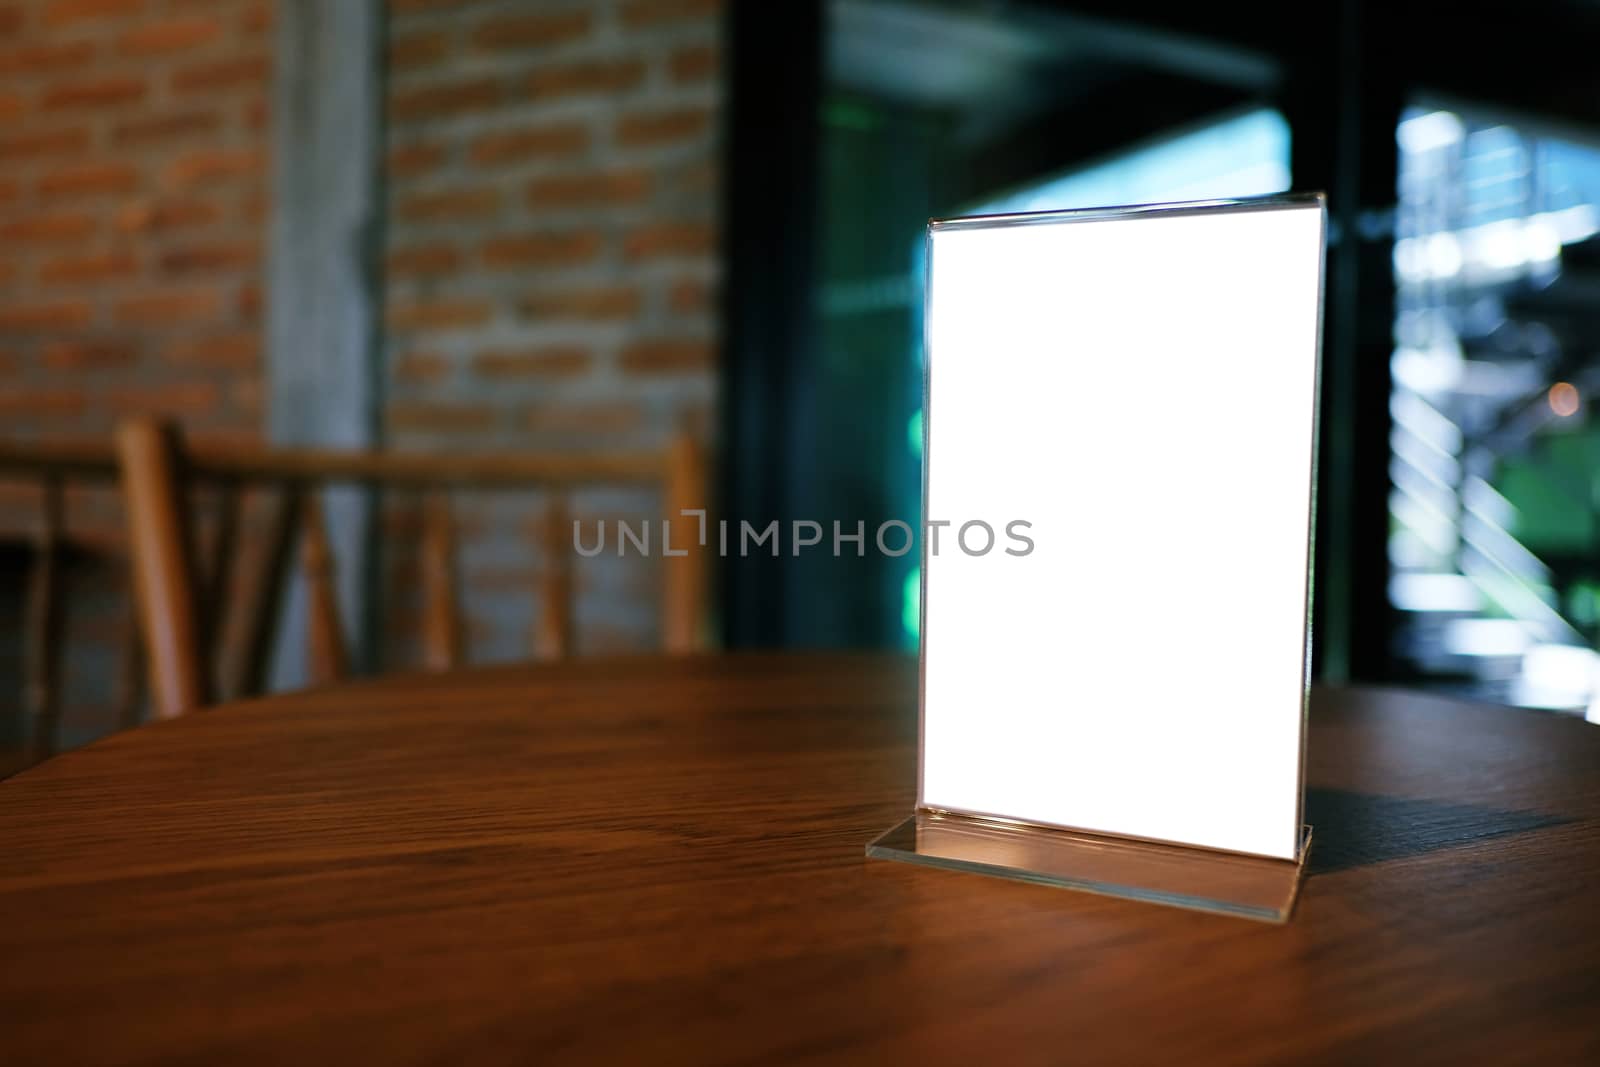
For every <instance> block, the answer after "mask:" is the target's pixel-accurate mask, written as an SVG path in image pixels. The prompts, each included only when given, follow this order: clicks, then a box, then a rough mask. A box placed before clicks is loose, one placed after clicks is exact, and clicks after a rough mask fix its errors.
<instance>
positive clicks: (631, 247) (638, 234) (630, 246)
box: [623, 222, 717, 259]
mask: <svg viewBox="0 0 1600 1067" xmlns="http://www.w3.org/2000/svg"><path fill="white" fill-rule="evenodd" d="M716 242H717V235H716V231H715V230H714V229H713V228H712V227H710V226H708V225H703V224H700V223H679V222H663V223H659V224H657V225H655V226H647V227H645V228H644V229H641V230H635V231H634V232H633V233H630V234H629V235H628V237H627V240H626V241H625V242H624V244H623V250H624V251H625V252H626V253H627V255H628V258H630V259H658V258H662V257H668V256H710V255H712V254H713V253H715V252H716Z"/></svg>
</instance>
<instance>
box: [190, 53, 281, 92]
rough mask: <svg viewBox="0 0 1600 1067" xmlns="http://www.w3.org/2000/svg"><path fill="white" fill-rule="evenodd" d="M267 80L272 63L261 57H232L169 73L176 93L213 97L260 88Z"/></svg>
mask: <svg viewBox="0 0 1600 1067" xmlns="http://www.w3.org/2000/svg"><path fill="white" fill-rule="evenodd" d="M271 79H272V62H271V60H269V59H268V58H267V57H266V56H265V55H251V56H234V57H232V58H229V59H219V60H214V61H211V62H208V63H197V64H194V65H193V66H189V67H185V68H183V69H182V70H177V71H173V73H172V87H173V88H174V89H176V90H178V91H180V92H203V93H213V92H218V91H225V90H229V89H240V88H264V87H265V86H267V85H269V84H270V82H271Z"/></svg>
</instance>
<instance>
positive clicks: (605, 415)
mask: <svg viewBox="0 0 1600 1067" xmlns="http://www.w3.org/2000/svg"><path fill="white" fill-rule="evenodd" d="M644 422H645V413H644V409H643V408H642V407H641V406H640V405H638V404H619V403H610V404H551V405H549V406H544V407H529V408H524V409H523V412H522V425H523V427H524V428H525V429H528V430H531V431H533V432H534V433H548V434H558V435H561V436H563V437H571V436H573V435H575V434H584V433H592V434H617V433H625V432H627V431H629V430H637V429H639V428H640V427H642V426H643V425H644Z"/></svg>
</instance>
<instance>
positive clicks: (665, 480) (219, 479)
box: [0, 418, 708, 758]
mask: <svg viewBox="0 0 1600 1067" xmlns="http://www.w3.org/2000/svg"><path fill="white" fill-rule="evenodd" d="M0 477H11V478H19V477H20V478H23V479H26V480H28V481H37V482H38V484H39V485H40V486H41V487H42V488H43V491H44V497H43V504H42V507H41V512H40V515H41V518H40V523H39V526H38V533H37V536H36V539H35V540H36V555H35V564H34V570H33V573H32V575H31V576H30V584H29V587H28V590H29V591H28V604H27V609H26V610H27V619H28V640H29V649H30V652H29V656H28V658H27V660H26V663H27V679H26V694H27V695H26V704H27V707H28V711H29V715H30V718H31V721H32V722H33V723H34V726H35V730H34V732H35V737H36V740H35V753H34V755H35V758H42V757H43V756H46V755H49V754H50V753H51V752H53V751H54V748H55V734H56V731H57V725H56V724H57V720H58V719H59V710H60V709H59V684H58V678H59V673H60V669H59V665H60V658H61V648H60V639H59V634H60V631H61V618H62V614H63V610H64V604H62V603H61V597H60V585H61V578H60V561H59V558H58V557H59V552H58V551H57V547H56V546H57V545H58V544H59V543H60V539H61V536H62V522H63V519H62V506H61V498H62V486H63V484H64V483H66V482H69V481H70V482H78V483H84V482H97V481H99V482H106V481H118V480H120V482H121V484H122V488H123V493H124V498H125V507H126V510H127V513H128V522H129V535H130V551H131V555H132V565H133V566H132V569H133V572H134V582H133V584H134V590H135V600H136V605H135V610H134V611H133V612H132V613H131V614H130V620H129V624H128V636H127V639H126V641H125V642H124V648H123V658H122V663H121V666H120V667H119V673H118V679H117V692H118V694H119V696H118V700H119V702H120V704H121V719H122V721H123V723H124V724H128V723H132V722H134V721H137V718H138V717H139V707H140V703H141V697H142V695H143V690H144V689H145V687H146V685H147V684H148V687H149V690H150V695H151V697H152V709H153V712H154V714H156V715H158V716H162V717H166V716H170V715H176V714H180V713H182V712H184V711H188V710H191V709H193V708H197V707H201V706H204V705H206V704H209V703H212V702H213V701H214V700H216V699H224V700H231V699H238V698H240V697H243V696H249V695H253V694H256V693H259V692H261V691H262V688H263V684H264V681H265V675H266V670H267V666H268V663H269V661H270V657H271V650H272V642H273V637H274V634H275V629H276V620H277V618H278V612H279V609H280V606H281V602H282V598H283V591H284V586H285V584H286V579H287V576H288V572H289V569H290V567H291V566H292V565H293V564H294V562H295V557H296V555H297V552H296V546H297V545H298V561H299V569H300V571H301V574H302V576H303V578H304V580H305V582H306V590H307V594H308V595H307V598H306V599H307V603H306V610H307V619H306V624H307V625H306V639H307V652H308V662H307V668H308V676H309V679H310V681H312V682H313V683H322V682H328V681H332V680H335V679H338V678H341V677H343V676H344V675H345V674H346V673H347V671H348V666H349V665H348V659H349V657H348V654H347V651H346V648H345V639H344V634H343V631H342V628H341V624H340V618H339V611H338V604H337V598H336V595H335V583H334V567H335V562H334V560H333V557H332V553H331V551H330V549H329V544H328V538H327V533H326V530H325V529H324V525H323V519H322V511H321V507H320V503H319V500H318V494H317V493H316V490H318V489H320V488H322V487H324V486H329V485H340V484H344V485H355V486H364V487H382V488H384V489H398V490H403V491H414V492H420V493H423V494H425V495H427V497H428V499H427V501H426V506H425V507H424V511H423V520H422V530H421V534H422V536H421V541H420V545H419V563H420V570H419V579H420V587H421V594H422V601H423V620H422V633H421V639H422V651H423V657H422V658H423V664H424V665H425V666H426V667H428V668H430V669H435V670H443V669H447V668H450V667H455V666H459V665H460V664H461V663H462V662H463V661H464V652H463V643H464V641H463V634H464V626H463V623H462V620H461V616H460V606H459V600H460V597H459V591H458V588H457V573H456V564H455V552H456V533H455V528H454V519H453V517H452V515H451V511H450V507H449V501H448V497H447V493H451V492H455V491H458V490H508V489H519V490H533V491H542V492H547V493H549V494H550V500H549V502H548V506H547V510H546V514H545V517H544V520H543V522H542V523H540V525H539V541H540V547H541V548H542V550H543V556H544V559H545V561H546V562H545V565H544V568H543V572H542V574H541V575H540V578H539V587H538V605H537V617H536V622H535V625H534V630H533V634H532V651H533V652H534V654H535V655H537V656H540V657H561V656H565V655H568V654H570V652H571V651H572V648H573V610H572V596H573V588H574V586H573V579H572V560H571V558H570V556H571V552H570V551H569V548H570V540H569V539H570V531H571V528H572V520H571V514H572V513H571V506H570V502H569V499H568V496H569V494H570V493H571V492H573V491H575V490H578V489H580V488H582V489H588V488H612V487H614V488H631V487H650V486H653V487H659V488H660V489H661V490H662V492H663V495H664V500H663V516H664V517H665V518H667V519H669V520H670V521H672V522H673V525H674V532H673V535H672V539H673V542H674V543H675V544H678V545H680V546H681V545H683V544H685V543H687V542H688V541H689V540H691V539H692V535H691V537H686V536H685V534H686V533H687V532H688V531H686V530H682V529H679V524H680V523H681V524H688V525H697V521H698V520H696V519H694V518H688V519H683V518H679V513H680V512H681V511H682V510H684V509H695V508H704V507H705V506H706V501H705V496H706V491H707V480H706V477H705V473H704V470H703V461H702V460H701V458H700V455H699V451H698V448H697V447H696V446H695V445H694V443H693V442H692V441H690V440H689V439H688V438H687V437H680V438H678V439H676V440H675V441H674V442H673V443H672V445H671V447H670V448H668V449H667V450H666V451H665V452H657V453H647V452H615V453H607V454H602V455H560V454H554V455H540V456H526V455H460V454H456V455H408V454H404V453H394V452H349V451H337V450H329V449H311V448H256V447H241V446H224V447H216V446H205V447H201V448H189V447H185V446H184V444H183V443H182V440H181V435H179V434H178V432H177V430H176V429H175V428H174V427H172V426H170V425H168V424H165V423H162V422H160V421H158V420H153V419H142V418H141V419H132V420H128V421H127V422H126V423H124V424H123V426H122V427H120V428H119V430H118V433H117V435H116V440H115V441H114V442H109V443H108V442H99V441H66V442H49V443H44V442H41V443H19V442H11V441H0ZM196 485H199V486H203V487H205V488H206V489H207V490H209V491H213V492H215V494H216V503H217V507H216V522H215V523H214V524H213V526H212V527H211V530H210V537H209V538H208V539H206V541H205V543H204V544H200V543H199V542H200V538H198V536H197V531H196V529H195V528H194V525H193V519H192V516H190V514H189V512H188V508H187V505H188V495H189V494H188V490H189V489H190V488H191V487H194V486H196ZM246 486H249V487H251V488H252V489H253V490H256V491H257V494H258V495H260V496H265V497H266V499H267V515H266V516H265V517H264V521H261V522H260V523H259V524H258V526H257V527H256V529H257V531H258V532H257V537H256V543H255V545H254V546H253V547H255V548H256V551H255V552H254V553H253V554H251V553H246V554H244V555H241V554H240V553H239V551H238V548H239V541H240V526H241V508H242V506H243V501H244V493H243V489H244V488H245V487H246ZM662 562H663V587H662V600H663V605H662V623H661V625H662V639H663V645H664V647H665V648H666V650H668V651H674V652H676V651H687V650H690V649H693V648H695V647H698V646H699V645H701V644H702V643H703V636H704V631H705V628H706V619H707V616H706V611H705V605H704V598H705V587H706V582H707V567H708V565H707V561H706V560H705V558H704V556H703V554H701V553H695V552H691V553H690V554H689V556H687V557H683V558H674V559H671V560H663V561H662ZM229 591H231V592H232V598H231V603H226V605H225V602H226V601H228V600H229V597H228V595H227V594H228V592H229Z"/></svg>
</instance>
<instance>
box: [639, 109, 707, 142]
mask: <svg viewBox="0 0 1600 1067" xmlns="http://www.w3.org/2000/svg"><path fill="white" fill-rule="evenodd" d="M710 128H711V112H710V110H708V109H707V108H703V107H688V108H674V109H672V110H667V111H636V112H633V113H632V114H628V115H623V116H622V117H621V118H620V119H618V120H617V143H618V144H621V145H626V146H628V147H630V148H642V147H648V146H651V145H660V144H669V143H671V142H673V141H683V140H687V139H689V138H691V137H698V136H699V135H700V134H702V133H705V132H706V131H707V130H709V129H710Z"/></svg>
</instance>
